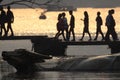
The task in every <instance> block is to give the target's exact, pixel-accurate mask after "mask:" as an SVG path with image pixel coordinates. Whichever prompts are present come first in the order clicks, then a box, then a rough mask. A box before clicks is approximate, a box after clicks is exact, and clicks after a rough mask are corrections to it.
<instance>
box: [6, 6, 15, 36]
mask: <svg viewBox="0 0 120 80" xmlns="http://www.w3.org/2000/svg"><path fill="white" fill-rule="evenodd" d="M7 9H8V10H7V35H8V32H9V30H10V31H11V35H10V36H14V33H13V29H12V26H11V24H12V23H13V22H14V15H13V12H12V11H11V10H10V9H11V8H10V6H8V7H7Z"/></svg>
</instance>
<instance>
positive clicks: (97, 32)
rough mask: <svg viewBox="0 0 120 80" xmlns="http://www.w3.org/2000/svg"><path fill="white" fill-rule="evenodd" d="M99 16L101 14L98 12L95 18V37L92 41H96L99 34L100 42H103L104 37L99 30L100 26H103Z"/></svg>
mask: <svg viewBox="0 0 120 80" xmlns="http://www.w3.org/2000/svg"><path fill="white" fill-rule="evenodd" d="M100 14H101V13H100V12H97V17H96V24H97V29H96V37H95V39H94V40H97V38H98V34H99V33H100V34H101V35H102V40H104V35H103V32H102V30H101V26H102V24H103V21H102V18H101V16H100Z"/></svg>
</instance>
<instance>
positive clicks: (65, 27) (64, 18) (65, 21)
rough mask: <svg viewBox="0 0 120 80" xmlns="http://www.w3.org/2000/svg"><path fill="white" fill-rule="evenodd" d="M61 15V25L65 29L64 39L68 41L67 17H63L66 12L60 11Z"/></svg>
mask: <svg viewBox="0 0 120 80" xmlns="http://www.w3.org/2000/svg"><path fill="white" fill-rule="evenodd" d="M62 16H63V18H62V19H63V27H64V30H65V31H66V41H69V32H68V23H67V18H66V17H65V16H66V14H65V13H62Z"/></svg>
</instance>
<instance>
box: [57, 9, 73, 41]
mask: <svg viewBox="0 0 120 80" xmlns="http://www.w3.org/2000/svg"><path fill="white" fill-rule="evenodd" d="M69 14H70V15H71V19H70V23H69V25H68V22H67V18H66V14H65V13H60V14H59V15H58V22H57V25H56V26H57V31H58V32H57V33H56V35H55V38H57V39H58V38H59V36H60V35H62V36H63V39H64V40H65V41H69V39H70V35H71V33H72V35H73V39H72V41H75V33H74V27H75V18H74V15H73V11H69ZM69 26H70V28H69ZM64 31H65V32H66V35H64Z"/></svg>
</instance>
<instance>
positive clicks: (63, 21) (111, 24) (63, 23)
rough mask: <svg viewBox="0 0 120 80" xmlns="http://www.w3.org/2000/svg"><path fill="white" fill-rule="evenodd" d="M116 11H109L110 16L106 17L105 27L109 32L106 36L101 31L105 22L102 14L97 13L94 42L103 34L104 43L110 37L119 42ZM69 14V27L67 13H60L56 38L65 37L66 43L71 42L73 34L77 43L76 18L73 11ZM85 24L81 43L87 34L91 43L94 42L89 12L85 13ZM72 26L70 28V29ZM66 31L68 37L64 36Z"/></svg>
mask: <svg viewBox="0 0 120 80" xmlns="http://www.w3.org/2000/svg"><path fill="white" fill-rule="evenodd" d="M114 12H115V11H114V9H111V10H109V11H108V15H107V17H106V22H105V26H107V32H106V34H105V36H104V34H103V32H102V30H101V26H102V25H103V20H102V18H101V16H100V15H101V13H100V12H99V11H98V12H97V17H96V19H95V20H96V36H95V38H94V40H97V38H98V35H99V34H101V36H102V39H101V40H102V41H103V40H105V41H110V35H111V36H112V38H113V40H114V41H116V40H119V39H118V36H117V33H116V31H115V25H116V23H115V19H114V17H113V14H114ZM69 14H70V15H71V18H70V23H69V25H68V23H67V18H66V17H65V13H60V14H59V15H58V22H57V31H58V32H57V33H56V35H55V38H57V39H58V38H59V36H60V35H62V36H63V39H64V40H65V41H69V40H70V36H71V33H72V35H73V39H72V41H75V32H74V28H75V17H74V16H73V11H69ZM81 20H82V21H83V22H84V28H83V34H82V37H81V39H80V41H82V40H83V38H84V36H85V33H87V34H88V35H89V41H91V40H92V37H91V34H90V32H89V15H88V12H87V11H84V19H81ZM69 26H70V28H69ZM64 31H66V36H65V35H64Z"/></svg>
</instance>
